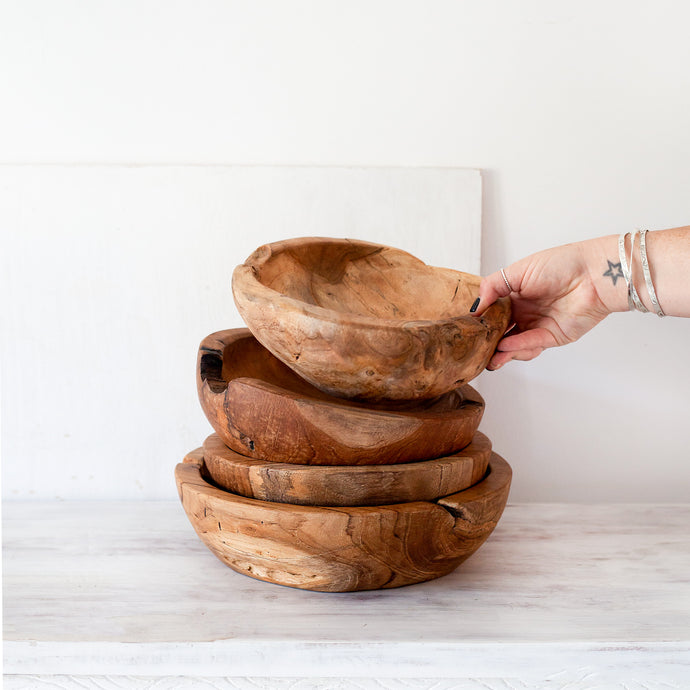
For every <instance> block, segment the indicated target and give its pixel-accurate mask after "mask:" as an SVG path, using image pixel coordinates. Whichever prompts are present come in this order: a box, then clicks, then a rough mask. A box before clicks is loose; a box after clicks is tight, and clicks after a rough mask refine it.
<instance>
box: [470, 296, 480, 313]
mask: <svg viewBox="0 0 690 690" xmlns="http://www.w3.org/2000/svg"><path fill="white" fill-rule="evenodd" d="M478 306H479V297H477V299H476V300H474V302H473V303H472V306H471V307H470V314H474V312H475V311H477V307H478Z"/></svg>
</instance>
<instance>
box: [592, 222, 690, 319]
mask: <svg viewBox="0 0 690 690" xmlns="http://www.w3.org/2000/svg"><path fill="white" fill-rule="evenodd" d="M646 247H647V259H648V262H649V269H650V273H651V277H652V282H653V285H654V289H655V291H656V296H657V299H658V301H659V304H660V306H661V308H662V309H663V311H664V313H665V314H667V315H669V316H686V317H690V226H686V227H682V228H673V229H670V230H656V231H653V232H651V231H650V232H648V233H647V235H646ZM581 248H582V251H583V253H584V256H585V262H586V265H587V267H588V269H589V272H590V277H591V280H592V284H593V285H594V287H595V289H596V291H597V293H598V295H599V298H600V300H601V302H602V303H603V304H604V306H605V308H606V310H607V311H608V312H615V311H628V292H627V287H626V283H625V280H624V279H623V277H622V272H621V270H620V268H619V263H620V260H619V257H618V235H609V236H607V237H600V238H597V239H595V240H586V241H585V242H582V243H581ZM625 249H626V257H627V260H628V261H629V260H630V236H628V237H627V239H626V243H625ZM632 278H633V284H634V285H635V288H636V290H637V294H638V295H639V297H640V300H641V301H642V303H643V304H644V305H645V307H647V309H649V310H650V311H652V312H653V311H654V306H653V305H652V301H651V299H650V297H649V293H648V290H647V287H646V283H645V278H644V273H643V270H642V263H641V256H640V241H639V237H638V238H637V240H636V242H635V248H634V251H633V264H632Z"/></svg>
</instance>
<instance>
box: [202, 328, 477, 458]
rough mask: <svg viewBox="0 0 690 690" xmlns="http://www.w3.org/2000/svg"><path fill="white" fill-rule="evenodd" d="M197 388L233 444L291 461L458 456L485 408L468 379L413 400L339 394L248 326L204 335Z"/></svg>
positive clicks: (237, 448) (252, 453)
mask: <svg viewBox="0 0 690 690" xmlns="http://www.w3.org/2000/svg"><path fill="white" fill-rule="evenodd" d="M197 390H198V393H199V401H200V402H201V407H202V408H203V410H204V413H205V414H206V417H207V418H208V420H209V422H210V423H211V426H212V427H213V429H214V430H215V432H216V433H217V434H218V435H219V436H220V437H221V439H222V440H223V442H224V443H225V444H226V445H227V446H229V447H230V448H232V449H233V450H234V451H236V452H238V453H240V454H241V455H245V456H247V457H252V458H255V459H260V460H271V461H275V462H284V463H297V464H313V465H385V464H392V463H399V462H411V461H417V460H427V459H430V458H438V457H442V456H446V455H451V454H452V453H455V452H456V451H458V450H460V449H462V448H464V447H465V446H467V445H468V444H469V443H470V441H471V440H472V438H473V436H474V434H475V432H476V430H477V427H478V426H479V422H480V421H481V418H482V415H483V413H484V400H483V398H482V397H481V396H480V395H479V393H477V391H475V390H474V388H472V387H471V386H468V385H464V386H460V387H459V388H456V389H455V390H452V391H450V392H448V393H445V394H444V395H441V396H439V397H438V398H436V399H435V400H425V401H416V402H411V403H395V404H387V405H372V404H362V403H357V402H353V401H349V400H343V399H340V398H334V397H332V396H330V395H327V394H325V393H323V392H321V391H320V390H318V389H317V388H315V387H314V386H312V385H311V384H309V383H307V382H306V381H304V380H303V379H302V378H300V377H299V376H298V375H297V374H295V372H294V371H292V370H291V369H290V368H289V367H287V366H286V365H285V364H283V363H282V362H281V361H280V360H279V359H277V358H276V357H274V356H273V355H272V354H271V353H270V352H269V351H268V350H267V349H266V348H265V347H263V346H262V345H261V344H260V343H259V342H258V341H257V340H256V339H255V338H254V337H253V336H252V335H251V333H250V331H249V330H248V329H246V328H239V329H232V330H226V331H219V332H218V333H213V334H211V335H209V336H208V337H207V338H204V340H203V341H202V342H201V344H200V346H199V353H198V358H197Z"/></svg>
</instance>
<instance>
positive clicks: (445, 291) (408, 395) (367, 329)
mask: <svg viewBox="0 0 690 690" xmlns="http://www.w3.org/2000/svg"><path fill="white" fill-rule="evenodd" d="M479 282H480V278H479V276H474V275H470V274H468V273H461V272H459V271H453V270H451V269H446V268H434V267H432V266H427V265H426V264H425V263H423V262H422V261H420V260H419V259H417V258H415V257H414V256H412V255H411V254H408V253H407V252H403V251H401V250H399V249H393V248H391V247H384V246H381V245H377V244H371V243H369V242H361V241H356V240H337V239H329V238H314V237H308V238H300V239H292V240H286V241H284V242H276V243H275V244H267V245H264V246H263V247H260V248H259V249H257V250H256V251H255V252H254V253H253V254H252V255H251V256H250V257H249V258H248V259H247V260H246V261H245V263H244V264H242V265H241V266H238V267H237V268H236V269H235V272H234V274H233V281H232V289H233V295H234V297H235V303H236V304H237V308H238V309H239V311H240V314H241V315H242V317H243V318H244V320H245V322H246V324H247V325H248V326H249V328H250V329H251V331H252V333H253V334H254V335H255V336H256V338H257V339H258V340H259V341H260V342H261V343H262V344H263V345H264V346H265V347H267V348H268V349H269V350H270V351H271V352H272V353H273V354H274V355H275V356H276V357H278V358H279V359H281V360H282V361H283V362H285V363H286V364H287V365H288V366H290V367H292V368H293V369H294V370H295V371H296V372H297V373H298V374H299V375H300V376H302V377H304V378H305V379H306V380H307V381H309V382H310V383H312V384H313V385H314V386H316V387H317V388H320V389H321V390H322V391H325V392H327V393H329V394H331V395H336V396H341V397H348V398H356V399H360V400H384V399H390V400H413V399H423V398H433V397H435V396H437V395H440V394H442V393H445V392H447V391H449V390H451V389H453V388H457V386H459V385H461V384H463V383H466V382H468V381H470V380H471V379H473V378H474V377H475V376H477V374H479V373H480V372H481V371H482V370H483V369H484V368H485V367H486V365H487V363H488V361H489V359H490V357H491V355H492V353H493V352H494V350H495V348H496V344H497V343H498V341H499V339H500V338H501V336H502V335H503V334H504V332H505V330H506V328H507V326H508V321H509V318H510V301H509V300H508V299H507V298H502V299H500V300H498V302H496V303H495V304H493V305H492V306H491V307H490V308H489V309H488V310H487V311H486V312H484V314H483V315H482V316H481V318H475V317H473V316H471V315H470V313H469V310H470V306H471V305H472V302H473V301H474V299H475V298H476V296H477V293H478V290H479Z"/></svg>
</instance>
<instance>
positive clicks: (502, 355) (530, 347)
mask: <svg viewBox="0 0 690 690" xmlns="http://www.w3.org/2000/svg"><path fill="white" fill-rule="evenodd" d="M557 345H558V342H557V341H556V338H555V336H554V335H553V333H551V331H549V330H547V329H546V328H533V329H531V330H529V331H524V332H523V333H516V334H515V335H508V336H506V337H505V338H503V339H502V340H501V341H499V343H498V347H497V348H496V352H494V354H493V356H492V357H491V360H490V361H489V364H488V365H487V367H486V368H487V369H488V370H489V371H496V369H500V368H501V367H502V366H503V365H504V364H507V363H508V362H511V361H512V360H514V359H516V360H519V361H522V362H528V361H529V360H531V359H534V358H535V357H537V356H539V355H540V354H541V353H542V352H544V350H545V349H546V348H548V347H556V346H557Z"/></svg>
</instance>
